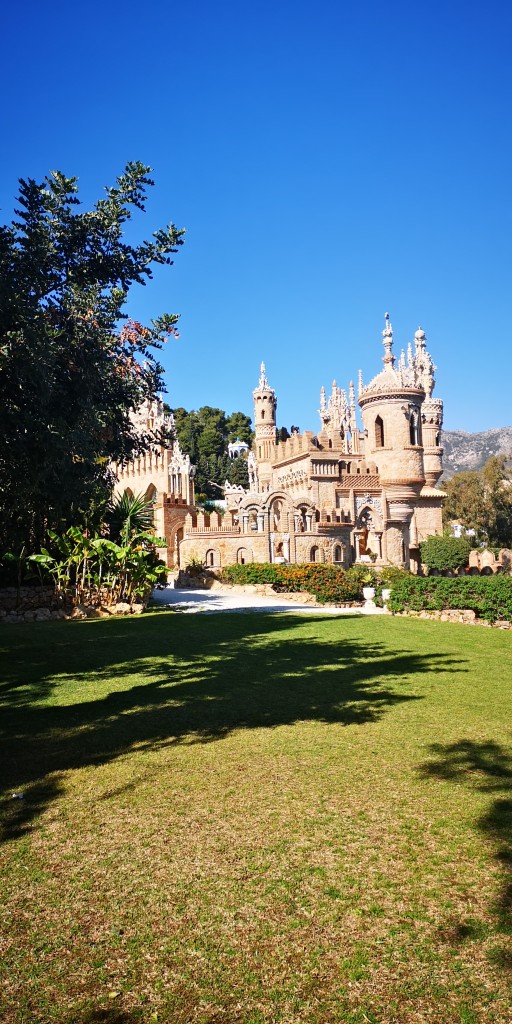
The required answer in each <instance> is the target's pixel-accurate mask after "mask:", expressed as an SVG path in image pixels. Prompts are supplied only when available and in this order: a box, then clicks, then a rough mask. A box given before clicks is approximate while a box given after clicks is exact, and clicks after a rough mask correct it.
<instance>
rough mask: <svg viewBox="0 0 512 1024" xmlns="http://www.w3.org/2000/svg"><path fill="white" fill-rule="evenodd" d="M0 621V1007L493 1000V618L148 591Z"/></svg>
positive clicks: (156, 1013) (263, 1014) (209, 1013)
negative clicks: (120, 605)
mask: <svg viewBox="0 0 512 1024" xmlns="http://www.w3.org/2000/svg"><path fill="white" fill-rule="evenodd" d="M0 648H1V656H2V672H1V680H2V682H1V687H0V706H1V710H0V715H1V721H0V724H1V733H2V735H1V744H2V746H1V758H2V780H3V783H2V784H3V786H4V799H3V801H2V811H3V814H4V825H5V831H4V836H3V839H4V841H3V843H2V845H1V846H0V857H1V867H2V881H1V887H2V888H1V896H2V898H1V906H0V969H1V973H2V987H1V991H0V1019H1V1020H2V1022H5V1024H35V1022H37V1024H50V1022H51V1024H136V1022H147V1024H153V1022H156V1021H158V1022H169V1024H170V1022H173V1024H188V1022H191V1024H273V1022H280V1024H303V1022H304V1024H305V1022H307V1024H331V1022H333V1024H334V1022H347V1024H366V1022H370V1024H413V1022H414V1024H416V1022H418V1024H419V1022H429V1024H452V1022H454V1024H510V1022H511V1021H512V1009H511V1005H512V1004H511V988H510V981H511V976H512V944H511V932H512V749H511V736H512V715H511V705H512V700H511V694H512V657H511V653H512V635H511V634H510V633H505V632H501V631H498V630H490V629H480V628H470V627H463V626H456V625H449V624H443V623H432V622H425V621H417V620H407V619H401V618H399V619H394V618H391V617H382V618H377V617H370V618H361V617H343V618H339V619H336V618H332V617H327V616H325V617H324V616H321V615H320V616H311V617H303V616H299V615H264V614H255V613H248V614H247V613H246V614H238V615H209V616H204V615H186V616H184V615H179V614H176V613H154V614H149V615H145V616H143V617H141V618H136V619H130V620H129V621H128V620H120V619H118V620H100V621H88V622H83V623H68V622H55V623H37V624H34V625H33V626H28V627H20V626H18V627H16V626H12V627H8V626H3V627H2V629H1V632H0ZM13 794H22V795H23V799H19V798H17V797H16V796H15V797H14V798H13Z"/></svg>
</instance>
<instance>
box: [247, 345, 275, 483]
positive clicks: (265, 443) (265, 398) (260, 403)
mask: <svg viewBox="0 0 512 1024" xmlns="http://www.w3.org/2000/svg"><path fill="white" fill-rule="evenodd" d="M252 395H253V398H254V432H255V439H254V454H255V456H256V462H257V467H258V468H257V472H258V484H259V490H260V491H268V490H269V489H270V484H271V480H272V461H273V459H274V455H275V450H276V408H277V398H276V393H275V391H274V389H273V388H271V387H270V385H269V383H268V380H267V377H266V373H265V363H262V364H261V367H260V379H259V381H258V386H257V387H256V388H255V389H254V391H253V393H252Z"/></svg>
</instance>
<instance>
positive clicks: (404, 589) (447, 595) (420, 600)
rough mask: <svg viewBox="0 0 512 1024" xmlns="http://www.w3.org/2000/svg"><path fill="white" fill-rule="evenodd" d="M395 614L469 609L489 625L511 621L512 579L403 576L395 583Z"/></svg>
mask: <svg viewBox="0 0 512 1024" xmlns="http://www.w3.org/2000/svg"><path fill="white" fill-rule="evenodd" d="M388 607H389V609H390V610H391V611H393V612H401V611H408V610H410V611H416V612H419V611H444V610H448V609H451V610H457V611H464V610H470V611H474V612H476V614H477V615H478V617H479V618H481V619H485V620H486V621H487V622H497V621H499V620H508V621H510V620H512V577H511V576H505V575H499V576H462V577H455V578H453V579H443V578H441V577H439V576H434V577H432V576H428V577H427V578H424V577H419V576H412V575H405V574H404V575H403V576H402V578H400V579H396V580H395V581H394V582H393V589H392V593H391V598H390V600H389V602H388Z"/></svg>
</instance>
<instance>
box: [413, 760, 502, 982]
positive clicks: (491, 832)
mask: <svg viewBox="0 0 512 1024" xmlns="http://www.w3.org/2000/svg"><path fill="white" fill-rule="evenodd" d="M430 749H431V751H432V753H433V754H434V755H435V759H434V760H432V761H429V762H427V763H425V764H423V765H421V768H420V771H421V773H422V775H424V776H429V777H433V778H438V779H446V780H448V781H453V782H457V783H461V782H462V783H465V784H466V785H468V786H471V787H472V788H474V789H476V790H477V791H478V792H480V793H485V794H489V795H490V796H491V801H490V804H489V807H488V810H487V811H486V813H485V814H484V815H482V817H481V818H479V819H478V821H477V823H476V824H477V827H478V828H479V830H480V831H481V832H482V833H483V834H484V836H486V837H487V838H488V839H490V840H491V841H492V842H493V844H494V849H495V854H494V856H495V859H496V861H497V863H498V864H499V865H500V867H501V870H502V882H501V888H500V892H499V894H498V897H497V899H496V901H495V903H494V905H493V907H492V912H493V914H494V916H495V919H496V931H497V932H498V933H501V934H504V935H512V751H510V750H507V749H506V748H504V747H502V746H501V745H500V744H499V743H495V742H493V741H492V740H488V741H487V742H485V741H484V742H476V741H473V740H459V741H458V742H457V743H452V744H447V745H443V744H440V743H434V744H433V745H432V747H431V748H430ZM478 933H479V925H478V922H476V923H475V922H469V923H468V922H461V923H460V924H459V925H458V927H457V929H456V934H455V939H456V940H458V941H463V940H464V939H466V938H476V937H478ZM492 959H493V960H494V961H495V962H496V963H497V964H498V965H499V966H501V967H503V968H506V969H507V970H512V955H511V953H510V951H509V950H507V949H495V950H493V951H492Z"/></svg>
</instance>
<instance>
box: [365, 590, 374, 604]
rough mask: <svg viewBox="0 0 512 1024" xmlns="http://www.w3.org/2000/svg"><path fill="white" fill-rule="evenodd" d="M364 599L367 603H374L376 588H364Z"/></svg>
mask: <svg viewBox="0 0 512 1024" xmlns="http://www.w3.org/2000/svg"><path fill="white" fill-rule="evenodd" d="M363 597H364V599H365V601H373V599H374V597H375V587H363Z"/></svg>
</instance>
